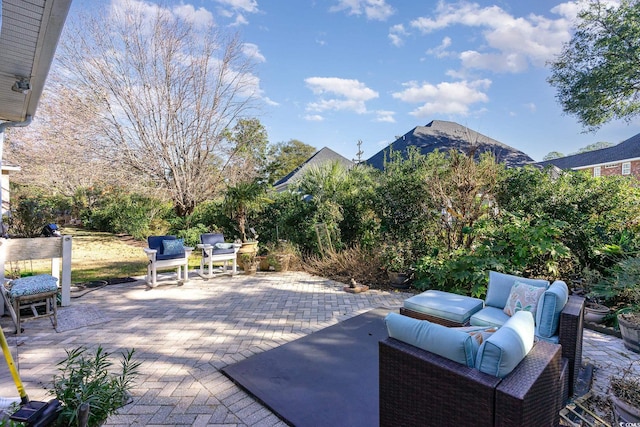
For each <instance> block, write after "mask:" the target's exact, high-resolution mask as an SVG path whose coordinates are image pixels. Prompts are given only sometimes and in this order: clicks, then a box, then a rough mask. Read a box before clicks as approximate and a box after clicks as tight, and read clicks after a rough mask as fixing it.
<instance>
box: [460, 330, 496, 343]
mask: <svg viewBox="0 0 640 427" xmlns="http://www.w3.org/2000/svg"><path fill="white" fill-rule="evenodd" d="M454 329H459V330H461V331H462V332H466V333H467V334H469V336H471V338H473V339H475V340H476V342H477V343H478V346H480V344H482V343H483V342H485V341H486V340H487V339H488V338H489V337H490V336H491V334H493V333H494V332H495V331H497V330H498V328H497V327H496V326H462V327H459V328H454Z"/></svg>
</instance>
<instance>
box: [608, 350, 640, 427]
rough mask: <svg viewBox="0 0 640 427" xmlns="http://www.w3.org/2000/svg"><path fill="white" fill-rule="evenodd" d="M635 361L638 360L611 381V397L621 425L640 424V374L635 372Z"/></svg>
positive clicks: (617, 419)
mask: <svg viewBox="0 0 640 427" xmlns="http://www.w3.org/2000/svg"><path fill="white" fill-rule="evenodd" d="M634 363H637V361H636V362H632V363H631V364H630V365H629V366H628V367H627V368H625V369H623V370H622V373H621V374H619V375H614V376H612V377H611V379H610V381H609V393H610V396H609V397H610V399H611V403H612V404H613V411H614V415H615V417H616V422H617V423H618V424H619V425H640V376H639V375H638V373H637V372H634V369H633V365H634ZM626 423H628V424H626Z"/></svg>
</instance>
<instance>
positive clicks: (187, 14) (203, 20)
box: [173, 4, 213, 28]
mask: <svg viewBox="0 0 640 427" xmlns="http://www.w3.org/2000/svg"><path fill="white" fill-rule="evenodd" d="M173 13H175V14H176V15H177V16H179V17H181V18H182V19H184V20H185V21H187V22H190V23H192V24H193V25H195V26H196V27H199V28H205V27H208V26H211V25H213V14H212V13H211V12H209V11H208V10H207V9H205V8H204V7H200V8H199V9H195V8H194V7H193V6H192V5H190V4H181V5H179V6H175V7H174V8H173Z"/></svg>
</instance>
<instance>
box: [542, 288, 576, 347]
mask: <svg viewBox="0 0 640 427" xmlns="http://www.w3.org/2000/svg"><path fill="white" fill-rule="evenodd" d="M567 301H569V288H568V287H567V284H566V283H565V282H563V281H562V280H556V281H555V282H553V284H552V285H551V286H549V289H547V290H546V291H545V292H544V294H542V297H540V302H539V303H538V310H537V312H536V335H537V336H539V337H541V338H552V337H554V336H555V335H557V334H558V324H559V323H560V313H561V312H562V309H563V308H564V306H565V305H566V304H567Z"/></svg>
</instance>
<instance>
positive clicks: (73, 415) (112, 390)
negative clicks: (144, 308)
mask: <svg viewBox="0 0 640 427" xmlns="http://www.w3.org/2000/svg"><path fill="white" fill-rule="evenodd" d="M134 352H135V350H133V349H132V350H130V351H128V352H127V353H122V360H121V362H120V371H119V372H118V373H112V372H110V370H111V367H112V366H113V362H112V361H111V360H110V359H109V357H110V356H111V354H110V353H107V352H106V351H104V350H103V349H102V347H101V346H99V347H98V349H97V350H96V352H95V353H91V352H89V351H88V350H87V349H86V348H84V347H78V348H76V349H74V350H67V357H66V358H65V359H64V360H62V361H61V362H59V363H58V370H59V371H60V373H59V374H56V375H55V376H54V377H53V390H52V391H51V392H50V393H51V394H52V395H54V396H55V398H56V399H58V400H59V401H60V402H61V403H62V407H61V408H62V409H61V411H60V413H59V416H58V421H57V423H58V425H60V426H71V425H76V424H77V418H78V409H79V408H80V406H81V405H82V404H85V403H86V404H89V423H88V425H89V426H90V427H92V426H98V425H101V424H102V423H103V422H104V421H105V420H106V419H107V417H108V416H109V415H112V414H115V413H116V412H117V410H118V409H119V408H120V407H121V406H122V405H124V404H125V403H126V401H127V399H128V398H129V390H131V388H132V387H133V381H134V378H135V377H136V376H137V375H138V368H139V366H140V362H134V361H133V355H134Z"/></svg>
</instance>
